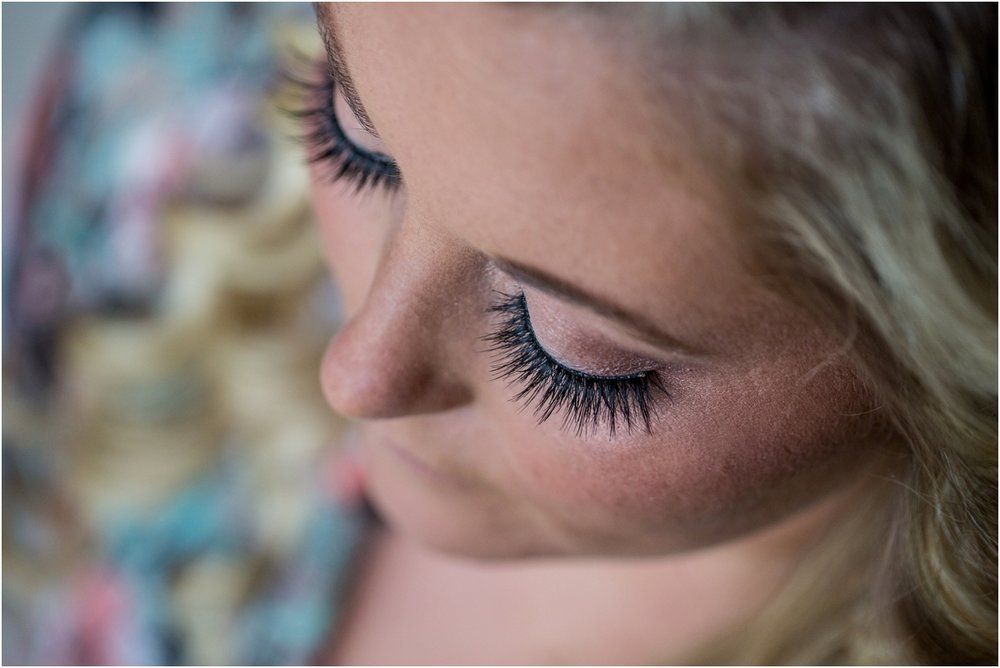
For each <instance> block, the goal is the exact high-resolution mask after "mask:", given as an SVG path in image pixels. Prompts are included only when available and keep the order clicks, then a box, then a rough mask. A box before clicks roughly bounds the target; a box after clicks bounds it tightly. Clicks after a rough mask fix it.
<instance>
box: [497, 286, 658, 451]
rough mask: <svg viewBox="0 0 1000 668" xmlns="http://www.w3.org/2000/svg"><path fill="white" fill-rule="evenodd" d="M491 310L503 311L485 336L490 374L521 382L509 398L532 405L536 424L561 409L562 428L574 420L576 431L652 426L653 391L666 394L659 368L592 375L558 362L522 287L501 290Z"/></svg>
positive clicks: (612, 431)
mask: <svg viewBox="0 0 1000 668" xmlns="http://www.w3.org/2000/svg"><path fill="white" fill-rule="evenodd" d="M491 310H492V311H493V312H495V313H498V314H500V315H501V316H502V318H501V322H500V324H499V326H498V328H497V330H496V331H494V332H493V333H491V334H489V335H488V336H486V337H485V340H486V341H487V342H488V343H490V344H491V346H490V348H489V351H490V352H493V353H495V354H496V356H497V358H496V361H495V363H494V365H493V376H494V379H501V378H506V379H508V381H509V384H510V385H519V386H521V389H520V390H519V391H518V392H517V394H516V395H514V399H513V400H514V401H515V402H518V403H520V404H521V405H522V406H523V407H528V406H531V405H534V414H535V416H536V417H537V418H538V423H539V424H541V423H542V422H545V421H546V420H548V419H549V418H550V417H552V415H554V414H555V413H557V412H561V413H562V414H563V428H569V427H570V426H572V427H573V428H574V431H575V432H576V435H577V436H582V435H584V434H585V433H589V432H590V431H592V430H593V429H594V428H596V427H597V426H598V425H601V424H605V425H607V427H608V429H609V430H610V432H611V436H614V435H615V432H616V430H617V429H618V428H619V427H620V426H621V427H624V429H625V431H626V432H627V433H632V432H633V431H634V430H635V429H637V428H639V427H642V428H643V429H644V430H645V431H646V433H651V432H652V425H651V421H652V410H653V409H652V404H653V394H654V392H662V393H663V394H664V395H666V396H669V394H668V393H667V390H666V388H665V387H664V386H663V381H662V380H661V379H660V375H659V374H658V373H657V372H655V371H647V372H643V373H639V374H631V375H624V376H594V375H591V374H587V373H584V372H582V371H577V370H575V369H571V368H569V367H567V366H565V365H563V364H561V363H560V362H558V361H557V360H556V359H555V358H553V357H552V356H551V355H549V353H547V352H546V351H545V349H544V348H542V346H541V344H539V342H538V339H537V338H535V332H534V330H533V329H532V328H531V318H530V316H529V314H528V306H527V303H526V302H525V298H524V293H518V294H516V295H506V294H503V295H501V296H500V301H499V302H498V303H497V304H496V305H495V306H493V307H492V309H491Z"/></svg>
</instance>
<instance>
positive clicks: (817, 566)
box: [649, 4, 997, 664]
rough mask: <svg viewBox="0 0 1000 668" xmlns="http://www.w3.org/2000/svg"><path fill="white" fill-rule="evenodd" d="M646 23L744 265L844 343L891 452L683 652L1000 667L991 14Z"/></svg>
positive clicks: (703, 11) (706, 10) (717, 13)
mask: <svg viewBox="0 0 1000 668" xmlns="http://www.w3.org/2000/svg"><path fill="white" fill-rule="evenodd" d="M655 11H656V12H658V15H659V17H660V18H659V20H658V21H657V22H656V24H657V25H656V28H655V29H654V32H655V33H656V34H655V36H656V39H658V40H660V44H661V46H660V47H658V48H657V49H655V51H657V52H659V55H660V56H662V55H663V54H664V53H665V52H668V51H669V53H670V56H669V59H668V60H659V59H658V58H656V57H654V58H652V59H650V60H649V63H650V64H651V65H654V66H660V65H661V64H662V65H663V67H662V68H661V69H660V71H659V74H658V75H656V74H655V73H654V76H659V80H660V81H664V80H666V79H670V81H667V86H665V90H668V93H667V95H668V99H670V100H672V101H673V102H675V103H676V104H677V112H678V113H690V114H692V116H693V117H695V118H697V119H699V122H698V123H697V125H699V126H700V131H699V132H700V133H699V141H700V143H701V146H700V148H701V149H702V150H704V151H706V152H707V154H708V155H711V156H712V157H718V158H719V160H717V161H716V162H717V164H720V165H729V166H734V165H735V169H733V170H732V171H731V172H729V173H728V175H727V178H730V179H731V185H732V186H733V192H738V193H740V195H741V198H742V200H741V204H742V211H741V213H742V214H743V217H742V224H743V226H744V230H745V233H746V235H747V236H748V237H749V238H750V239H751V241H752V243H751V244H748V246H749V247H750V248H752V250H751V251H750V255H751V257H749V258H748V262H749V263H750V265H751V266H752V267H753V268H754V270H755V271H756V272H757V273H758V274H759V275H760V277H761V279H762V280H764V281H767V282H768V283H769V284H770V285H772V286H773V288H774V289H775V290H778V291H780V292H781V293H782V294H785V295H786V296H789V297H790V298H792V299H793V300H794V301H796V302H797V303H798V304H800V305H801V306H802V307H803V308H804V309H805V310H806V311H807V312H808V313H810V314H811V315H812V316H813V317H814V318H815V319H816V320H817V321H818V322H820V323H822V324H823V325H824V326H825V327H826V328H827V329H828V330H830V331H834V332H838V333H839V334H840V335H841V336H842V338H843V341H844V351H845V353H846V354H847V355H848V357H849V358H850V359H852V361H853V362H854V364H855V366H856V367H857V370H858V373H859V374H860V376H861V377H862V378H863V380H864V381H865V383H866V385H867V386H868V388H869V389H870V390H871V391H872V393H873V394H874V396H875V397H877V399H878V401H879V408H878V410H879V411H880V412H881V413H882V415H883V416H884V419H885V421H886V424H887V425H889V426H890V427H891V430H892V433H893V435H894V438H893V440H894V444H895V445H897V446H898V447H899V449H900V451H901V453H902V456H901V458H900V464H899V466H898V467H897V469H896V471H895V472H894V474H893V476H892V478H891V479H889V480H884V481H881V483H882V484H873V485H871V491H870V492H869V495H868V498H867V499H865V500H863V501H862V502H860V503H859V507H858V512H857V513H856V514H855V515H854V516H853V517H851V518H850V519H849V520H846V521H845V522H844V524H843V526H840V527H836V528H832V529H831V530H830V532H829V535H828V536H827V537H826V539H825V540H824V541H822V542H821V544H819V545H817V546H816V547H815V549H814V550H813V551H812V553H811V555H810V556H808V557H807V558H806V559H805V560H804V561H803V562H802V564H801V566H800V568H799V570H798V572H797V573H796V574H795V575H794V576H793V577H792V578H791V580H790V581H789V582H788V584H787V586H786V587H785V588H784V591H783V592H782V593H781V594H780V595H779V596H777V598H776V599H775V600H774V601H773V603H772V604H771V605H770V606H769V607H768V609H767V610H765V611H762V613H761V614H760V615H759V616H758V617H756V618H755V619H754V620H753V621H752V622H750V623H748V624H746V625H744V626H743V627H742V628H741V629H740V630H739V631H738V632H734V633H733V634H730V635H729V637H727V638H725V639H722V640H721V642H720V643H717V644H715V645H714V646H713V647H712V648H711V651H708V652H706V653H705V654H703V655H702V656H700V657H696V658H694V659H693V660H695V661H699V662H702V661H703V662H710V663H720V662H739V663H925V662H927V663H972V664H975V663H992V664H995V663H996V661H997V635H996V634H997V581H996V575H997V543H996V532H997V468H996V467H997V447H996V446H997V412H996V408H997V380H996V379H997V322H996V315H997V313H996V303H997V302H996V298H997V292H996V285H997V282H996V281H997V278H996V253H995V250H994V249H996V247H997V220H996V169H997V167H996V125H995V123H996V118H997V108H996V81H997V71H996V53H997V33H996V25H997V10H996V6H995V5H989V6H987V5H907V6H905V7H896V6H891V5H881V4H879V5H849V6H843V5H823V6H815V5H780V6H771V5H749V6H746V5H740V6H731V5H728V4H719V5H716V4H712V5H695V6H692V5H682V6H667V7H657V8H656V10H655ZM668 71H669V73H668ZM680 84H683V88H681V87H680ZM672 111H673V109H672ZM874 445H876V444H873V446H874Z"/></svg>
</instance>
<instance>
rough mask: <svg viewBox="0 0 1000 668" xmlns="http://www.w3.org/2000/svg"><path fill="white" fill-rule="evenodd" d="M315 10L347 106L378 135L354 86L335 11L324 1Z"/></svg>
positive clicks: (328, 56)
mask: <svg viewBox="0 0 1000 668" xmlns="http://www.w3.org/2000/svg"><path fill="white" fill-rule="evenodd" d="M313 10H314V11H315V12H316V25H317V27H318V28H319V35H320V38H321V39H322V40H323V46H324V47H325V50H326V61H327V64H328V65H329V67H330V72H331V74H332V75H333V79H334V81H335V82H336V84H337V89H338V90H339V91H340V92H341V94H342V95H343V96H344V100H345V101H346V102H347V106H348V107H350V108H351V111H352V112H353V113H354V116H355V117H356V118H357V119H358V122H359V123H361V127H363V128H364V129H365V131H366V132H368V133H369V134H371V135H372V136H374V137H378V136H379V134H378V130H376V129H375V124H374V123H372V119H371V116H369V115H368V112H367V111H366V110H365V105H364V104H362V103H361V97H360V96H359V95H358V89H357V88H356V87H355V86H354V79H353V78H352V77H351V72H350V70H349V69H348V67H347V60H346V59H345V58H344V50H343V48H341V46H340V43H341V41H342V40H341V39H340V35H339V33H338V32H337V23H336V21H334V20H333V13H332V12H331V11H330V8H329V5H328V4H327V3H323V2H314V3H313Z"/></svg>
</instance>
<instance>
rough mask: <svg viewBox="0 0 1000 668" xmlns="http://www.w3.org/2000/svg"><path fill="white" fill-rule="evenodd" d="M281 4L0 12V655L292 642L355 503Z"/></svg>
mask: <svg viewBox="0 0 1000 668" xmlns="http://www.w3.org/2000/svg"><path fill="white" fill-rule="evenodd" d="M318 53H319V43H318V39H317V37H316V34H315V24H314V19H313V15H312V11H311V9H310V8H309V6H308V5H299V4H281V5H271V4H267V3H264V4H252V5H229V4H227V5H218V4H197V5H196V4H191V5H186V4H149V5H146V4H129V3H126V4H101V5H87V4H62V3H55V4H13V5H12V4H4V5H3V195H4V197H3V397H2V403H3V406H2V410H3V661H4V663H7V664H10V663H19V664H21V663H28V664H72V663H86V664H162V663H209V664H230V663H250V664H262V663H266V664H272V663H305V662H311V661H313V660H314V658H315V657H316V653H317V652H319V651H321V649H322V647H323V644H324V643H325V642H326V639H327V636H328V634H329V629H330V628H331V627H332V624H333V622H334V620H335V619H336V616H337V608H338V606H337V601H338V599H337V596H336V593H337V592H340V591H342V590H343V588H344V584H345V578H346V577H347V576H346V575H345V574H346V573H347V572H348V567H349V565H350V563H351V556H352V554H353V551H354V549H355V547H356V545H357V543H358V540H359V537H360V536H361V534H362V528H363V523H364V520H363V513H362V512H360V510H359V508H360V501H359V500H358V499H357V493H356V485H353V484H352V478H351V467H350V465H349V457H348V456H347V455H345V454H344V453H343V452H342V451H341V449H340V448H339V447H338V445H337V444H338V441H339V436H340V432H341V428H342V426H341V424H340V423H339V422H338V420H337V419H336V418H335V417H334V416H333V415H332V414H331V413H330V412H329V410H328V409H327V408H326V406H325V405H324V403H323V401H322V397H321V394H320V389H319V382H318V364H319V359H320V356H321V354H322V350H323V347H324V345H325V342H326V341H327V339H328V338H329V336H330V334H331V332H332V331H333V330H334V329H335V328H336V327H337V323H338V319H337V318H338V315H337V314H338V305H337V301H336V297H335V294H334V291H333V290H332V288H331V286H330V285H329V281H328V279H327V278H326V275H325V271H324V268H323V266H322V261H321V257H320V253H319V243H318V238H317V235H316V232H315V230H314V227H313V224H312V219H311V213H310V209H309V201H308V182H307V175H306V167H305V161H304V157H303V155H304V152H303V149H302V147H301V146H300V145H299V144H298V143H297V142H296V140H295V137H296V136H297V135H298V134H300V133H301V130H300V128H298V127H296V125H295V122H294V121H293V120H291V119H290V118H289V115H288V114H286V113H282V111H281V110H283V109H286V110H287V109H294V108H296V106H297V105H301V100H300V99H298V98H299V97H300V96H301V92H300V91H298V90H297V89H295V88H293V87H290V86H289V84H288V80H287V77H286V76H284V73H286V72H288V71H289V70H296V68H298V70H299V71H301V70H302V67H303V64H304V63H308V62H309V59H311V58H316V57H317V56H318Z"/></svg>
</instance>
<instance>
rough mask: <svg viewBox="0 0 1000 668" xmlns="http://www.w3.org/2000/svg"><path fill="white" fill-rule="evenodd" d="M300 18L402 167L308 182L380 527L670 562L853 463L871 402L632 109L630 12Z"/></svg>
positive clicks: (768, 515) (721, 205)
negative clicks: (338, 310) (313, 23)
mask: <svg viewBox="0 0 1000 668" xmlns="http://www.w3.org/2000/svg"><path fill="white" fill-rule="evenodd" d="M320 21H321V24H322V25H323V26H324V29H325V30H326V32H327V33H328V39H327V42H328V43H329V44H328V45H329V46H333V47H334V48H336V49H337V50H338V51H339V54H338V55H337V56H336V58H337V59H338V61H339V65H341V66H342V67H341V69H346V70H348V71H349V76H350V78H351V79H352V85H351V86H348V85H347V84H346V83H345V82H343V81H342V82H341V83H340V84H339V89H340V90H341V91H345V90H349V89H353V91H352V92H354V93H356V95H357V97H358V98H359V99H360V102H361V103H362V105H363V110H364V111H365V112H366V113H367V116H368V118H367V119H365V120H364V121H362V120H361V119H359V118H358V117H357V114H355V113H354V112H353V111H352V110H351V108H350V106H349V105H348V103H347V101H346V98H345V96H344V95H343V94H342V93H341V92H338V93H337V94H336V96H335V97H336V99H335V102H334V108H335V110H336V112H337V115H338V117H339V122H340V125H341V127H342V129H343V135H344V136H343V137H342V138H341V139H342V140H343V141H346V142H350V144H348V145H347V146H348V148H351V149H352V150H353V149H359V151H367V152H368V153H367V154H364V153H358V154H357V155H362V156H365V155H367V156H368V158H370V157H371V156H372V155H373V154H382V155H385V156H390V157H391V159H392V160H393V161H394V162H395V165H396V166H398V170H399V173H400V174H401V178H402V181H401V184H400V185H399V187H398V188H396V189H395V190H392V189H391V188H386V187H384V183H385V181H384V180H383V181H382V182H381V183H380V184H379V186H377V187H376V188H374V189H372V188H368V189H365V190H364V191H362V192H361V193H360V194H358V193H356V192H354V188H352V186H351V183H350V182H349V181H345V178H346V177H345V178H342V179H341V180H340V181H338V182H333V181H331V174H332V173H335V172H336V166H334V167H330V166H325V167H324V166H323V165H318V166H317V168H316V169H315V170H314V174H313V176H314V179H315V183H314V196H315V204H316V209H317V212H318V217H319V221H320V228H321V231H322V236H323V240H324V244H325V249H326V253H327V256H328V258H329V262H330V267H331V269H332V270H333V273H334V275H335V278H336V280H337V283H338V285H339V286H340V289H341V290H342V293H343V297H344V301H345V304H346V310H347V315H348V321H347V323H346V325H345V326H344V328H343V329H342V330H341V331H340V332H339V333H338V334H337V335H336V337H335V338H334V339H333V341H332V342H331V344H330V347H329V350H328V352H327V354H326V356H325V359H324V362H323V366H322V383H323V388H324V392H325V394H326V397H327V399H328V401H329V402H330V404H331V405H332V406H333V408H334V409H335V410H337V411H338V412H340V413H343V414H345V415H348V416H352V417H356V418H360V419H361V421H360V427H359V436H360V440H361V451H362V459H363V462H364V467H365V471H366V480H367V485H368V489H369V491H370V494H371V496H372V498H373V499H374V501H375V502H376V504H377V505H378V506H379V507H380V509H381V510H382V511H383V513H384V515H385V516H386V518H387V519H388V520H389V521H390V522H391V523H392V524H393V525H394V526H396V527H397V528H398V529H399V530H401V531H403V532H404V533H407V534H409V535H411V536H413V537H415V538H417V539H418V540H421V541H423V542H425V543H428V544H431V545H433V546H435V547H437V548H439V549H442V550H446V551H449V552H454V553H461V554H468V555H475V556H483V557H501V556H519V555H542V554H545V555H555V554H559V555H563V554H577V555H582V554H628V555H632V554H667V553H672V552H678V551H682V550H687V549H692V548H696V547H700V546H704V545H709V544H713V543H717V542H721V541H724V540H727V539H730V538H734V537H736V536H740V535H743V534H746V533H748V532H751V531H753V530H755V529H758V528H761V527H764V526H766V525H769V524H773V523H775V522H777V521H779V520H781V519H783V518H786V517H788V516H789V515H790V514H792V513H793V512H794V511H796V510H799V509H801V508H804V507H805V506H807V505H809V504H810V503H811V502H814V501H817V500H818V499H820V498H821V497H823V496H825V495H827V494H829V493H831V492H832V491H834V490H836V489H839V488H841V487H844V486H845V485H846V484H847V482H848V481H849V480H852V479H855V478H857V476H858V475H859V473H860V469H861V468H862V467H864V466H866V464H867V463H868V462H869V460H870V457H869V456H867V455H866V453H868V452H870V451H871V450H872V444H871V443H869V442H868V441H869V440H870V439H869V438H868V435H869V434H870V432H871V429H872V424H871V419H872V418H871V416H870V414H866V412H868V411H869V409H870V408H871V406H870V405H869V400H868V399H866V398H865V395H864V393H863V392H862V391H861V389H860V387H859V384H858V383H857V381H856V380H855V378H854V376H853V375H852V373H851V371H850V368H849V366H848V365H847V363H846V362H845V360H844V359H843V358H842V357H841V356H840V354H839V352H838V350H839V347H840V345H841V343H842V342H839V341H836V340H831V339H829V338H827V337H826V336H824V334H823V332H821V331H818V330H817V329H816V328H815V327H813V326H812V325H810V323H809V322H808V321H807V320H806V319H805V318H804V317H803V316H801V315H800V314H799V313H797V312H796V310H795V309H794V308H793V307H792V306H790V305H789V304H788V303H786V302H784V301H783V300H781V299H779V298H777V297H776V296H774V295H773V294H770V293H769V292H767V291H766V290H765V289H764V288H763V287H762V286H760V285H759V284H758V281H757V280H756V279H755V278H754V276H752V275H751V273H750V272H749V271H748V270H747V269H746V268H745V267H744V265H743V264H742V262H741V258H742V257H743V256H744V255H745V253H743V252H741V251H742V249H741V247H740V244H741V238H742V237H743V236H745V234H744V232H745V231H744V230H743V229H741V225H743V224H744V223H743V221H741V220H740V219H739V217H738V215H737V214H736V213H735V212H736V210H737V205H738V202H737V201H736V198H737V195H736V193H733V192H727V191H726V189H724V188H722V187H721V182H720V181H719V180H718V179H714V178H713V176H712V174H713V170H714V169H715V167H717V166H716V165H712V164H706V161H705V160H703V159H702V158H701V156H699V155H698V153H697V152H695V151H694V150H693V149H692V148H691V144H692V142H690V141H689V138H690V137H691V136H692V135H691V130H692V128H687V127H685V125H684V123H683V122H681V120H680V116H681V113H682V111H683V110H681V109H679V108H674V109H672V108H671V107H670V106H669V105H664V103H663V102H662V100H661V101H658V102H657V101H654V100H658V99H660V98H657V96H655V95H653V94H652V93H651V90H650V88H649V87H647V85H646V84H647V82H648V74H643V71H642V65H641V61H640V58H639V56H640V55H641V50H640V49H633V48H632V47H633V46H634V44H632V42H633V41H634V40H630V38H629V35H630V32H629V29H628V25H625V24H626V23H627V22H623V21H620V20H617V19H616V20H611V19H608V20H603V19H600V18H598V17H595V16H588V17H586V18H579V17H567V12H566V11H565V10H552V9H539V8H526V7H514V8H511V7H505V6H490V5H472V6H447V5H421V4H416V5H409V4H407V5H356V4H348V5H344V6H340V7H337V8H335V9H329V10H321V11H320ZM633 28H634V26H633ZM354 106H357V105H354ZM361 115H362V116H363V115H364V114H361ZM368 121H370V124H369V122H368ZM365 126H370V127H369V128H368V129H365ZM372 129H374V130H375V131H376V132H377V135H376V134H373V133H372V132H370V131H369V130H372ZM341 148H342V149H343V148H344V147H343V146H341ZM343 155H344V153H343V151H342V152H341V158H340V159H341V160H343ZM352 155H353V154H352ZM357 155H353V158H356V157H357ZM353 158H352V159H353ZM352 164H353V165H354V166H355V167H357V166H358V165H362V166H363V167H370V166H371V165H372V164H376V165H381V166H382V168H384V169H387V168H386V167H385V166H386V164H387V163H386V162H385V160H384V159H381V158H378V159H375V160H369V161H368V162H364V161H363V160H362V161H360V162H359V161H358V160H355V161H354V162H353V163H352ZM522 293H523V296H524V299H523V301H522V300H520V299H519V298H518V297H519V295H521V294H522ZM501 304H502V305H505V306H504V308H503V309H502V310H498V309H497V308H496V307H497V306H498V305H501ZM505 355H506V357H505ZM504 360H506V363H505V362H504ZM516 372H523V374H522V376H525V375H526V376H527V378H524V377H521V378H519V377H517V374H516ZM526 387H527V388H528V389H532V388H538V393H537V394H536V395H535V396H534V397H533V398H532V397H522V398H521V399H520V400H518V399H516V396H515V395H517V394H518V393H519V392H520V391H521V390H522V389H525V388H526ZM547 391H548V392H549V393H550V395H549V398H548V399H547V400H546V399H544V395H545V393H546V392H547ZM553 392H555V393H556V394H553ZM558 392H561V393H562V394H559V393H558ZM643 404H645V405H646V407H647V409H648V413H649V417H648V424H647V420H646V419H645V418H644V417H643V410H642V405H643ZM539 405H544V406H545V407H548V408H551V411H552V412H551V415H549V417H548V418H547V419H545V420H544V421H542V422H539V414H538V411H537V410H536V409H537V408H538V406H539ZM612 415H613V416H614V422H615V429H614V432H613V433H612V430H611V416H612ZM647 427H648V428H647Z"/></svg>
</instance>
